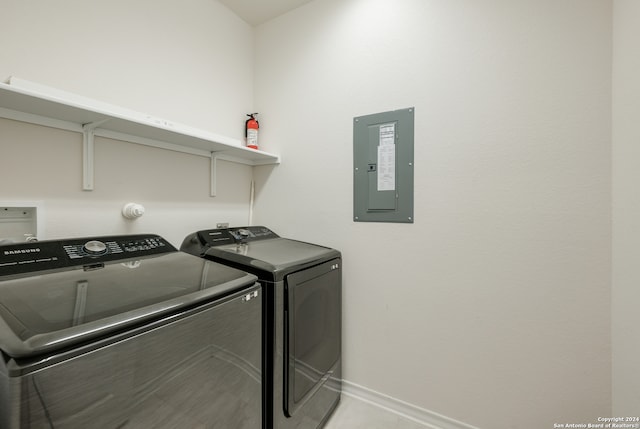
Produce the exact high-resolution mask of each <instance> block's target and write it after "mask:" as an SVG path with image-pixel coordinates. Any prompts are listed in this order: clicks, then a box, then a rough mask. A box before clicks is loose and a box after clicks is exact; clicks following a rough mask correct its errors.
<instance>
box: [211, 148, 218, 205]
mask: <svg viewBox="0 0 640 429" xmlns="http://www.w3.org/2000/svg"><path fill="white" fill-rule="evenodd" d="M217 179H218V156H217V155H216V153H215V152H211V196H212V197H215V196H216V194H217V192H218V187H217V185H218V180H217Z"/></svg>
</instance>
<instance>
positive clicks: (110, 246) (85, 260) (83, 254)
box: [0, 234, 177, 278]
mask: <svg viewBox="0 0 640 429" xmlns="http://www.w3.org/2000/svg"><path fill="white" fill-rule="evenodd" d="M176 251H177V249H176V248H175V247H173V246H172V245H171V244H170V243H169V242H168V241H166V240H165V239H164V238H162V237H160V236H158V235H150V234H144V235H121V236H107V237H90V238H77V239H69V240H48V241H35V242H29V243H16V244H9V245H3V246H0V278H1V277H2V276H4V275H14V274H22V273H29V272H34V271H42V270H51V269H59V268H68V267H73V266H85V265H96V264H101V263H104V262H110V261H117V260H121V259H131V258H139V257H144V256H151V255H156V254H161V253H168V252H176Z"/></svg>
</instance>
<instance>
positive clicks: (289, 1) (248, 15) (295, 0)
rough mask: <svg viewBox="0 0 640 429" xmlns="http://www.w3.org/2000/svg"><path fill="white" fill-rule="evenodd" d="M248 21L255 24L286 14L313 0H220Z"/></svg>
mask: <svg viewBox="0 0 640 429" xmlns="http://www.w3.org/2000/svg"><path fill="white" fill-rule="evenodd" d="M218 1H219V2H220V3H222V4H224V5H225V6H227V7H228V8H229V9H231V10H232V11H234V12H235V13H236V14H237V15H238V16H239V17H240V18H242V19H243V20H245V21H246V22H247V23H249V24H251V25H253V26H255V25H260V24H262V23H263V22H266V21H269V20H270V19H273V18H275V17H277V16H280V15H282V14H285V13H287V12H289V11H290V10H293V9H295V8H297V7H299V6H302V5H303V4H305V3H309V2H310V1H312V0H218Z"/></svg>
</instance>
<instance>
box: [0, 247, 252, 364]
mask: <svg viewBox="0 0 640 429" xmlns="http://www.w3.org/2000/svg"><path fill="white" fill-rule="evenodd" d="M255 281H256V277H255V276H253V275H250V274H247V273H245V272H243V271H240V270H236V269H233V268H230V267H226V266H223V265H221V264H217V263H214V262H210V261H205V260H203V259H200V258H197V257H195V256H192V255H188V254H185V253H182V252H177V251H173V252H169V253H164V254H160V255H154V256H148V257H141V258H140V259H123V260H117V261H111V262H106V263H104V264H99V265H89V266H86V265H85V266H84V267H83V266H73V267H68V268H65V269H62V270H61V269H58V270H55V271H48V272H35V273H31V274H22V275H20V276H15V275H13V276H4V277H3V276H0V349H1V350H2V351H4V352H5V353H6V354H8V355H9V356H12V357H26V356H32V355H37V354H40V353H43V352H45V351H51V350H53V349H59V348H63V347H68V346H70V345H72V344H76V343H80V342H84V341H87V340H88V339H92V338H97V337H101V336H104V335H105V334H108V333H110V332H113V331H121V330H122V329H124V328H127V327H132V326H135V325H140V324H142V323H145V322H148V321H150V320H152V319H156V318H158V317H160V316H166V315H167V314H169V313H175V312H177V311H179V310H180V309H183V308H185V307H189V306H192V305H194V304H196V303H199V302H204V301H211V300H214V299H218V298H221V297H223V296H226V295H228V294H230V293H232V292H234V291H236V290H239V289H242V288H244V287H246V286H248V285H252V284H254V283H255Z"/></svg>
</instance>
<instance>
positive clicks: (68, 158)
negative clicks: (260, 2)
mask: <svg viewBox="0 0 640 429" xmlns="http://www.w3.org/2000/svg"><path fill="white" fill-rule="evenodd" d="M1 5H2V13H0V59H1V60H0V80H2V81H4V80H6V79H7V78H8V77H9V76H17V77H20V78H23V79H27V80H31V81H34V82H38V83H41V84H45V85H48V86H52V87H55V88H59V89H62V90H65V91H69V92H74V93H77V94H80V95H83V96H86V97H90V98H94V99H97V100H101V101H105V102H108V103H111V104H115V105H119V106H122V107H126V108H129V109H132V110H137V111H140V112H145V113H148V114H151V115H153V116H156V117H161V118H166V119H169V120H171V121H174V122H180V123H184V124H186V125H190V126H194V127H197V128H201V129H204V130H208V131H211V132H214V133H218V134H222V135H227V136H229V137H233V138H236V139H241V138H242V137H243V124H244V119H245V113H246V112H248V111H251V110H252V104H253V86H252V76H253V39H252V34H253V30H252V29H251V27H250V26H249V25H248V24H246V23H245V22H243V21H242V20H240V18H238V17H237V16H236V15H235V14H233V13H232V12H230V11H229V10H228V9H227V8H226V7H224V6H222V5H221V4H219V3H217V2H215V1H210V0H185V1H183V2H175V1H167V0H163V1H151V0H142V1H136V2H129V1H125V0H114V1H108V2H101V3H100V4H99V5H98V4H97V3H96V2H87V1H84V0H61V1H56V2H50V1H45V0H36V1H28V2H24V1H20V0H3V1H2V4H1ZM81 149H82V139H81V137H80V135H78V134H74V133H70V132H63V131H59V130H51V129H48V128H44V127H39V126H34V125H26V124H22V123H18V122H13V121H9V120H0V155H1V156H0V183H1V184H2V185H1V186H0V202H1V201H5V200H9V201H14V200H27V201H33V200H36V201H42V202H43V203H44V209H45V216H46V223H45V227H46V232H47V236H48V237H49V238H53V237H63V236H81V235H94V234H117V233H128V232H142V231H144V232H154V233H159V234H161V235H164V236H166V238H168V239H169V240H170V241H172V242H173V243H174V244H176V245H179V244H180V243H181V240H182V238H184V236H185V235H186V234H187V233H189V232H192V231H194V230H196V229H202V228H209V227H212V226H215V223H216V222H223V221H225V222H231V223H234V224H244V223H246V222H247V218H248V202H249V186H250V182H251V178H252V170H251V168H250V167H247V166H241V165H235V164H229V163H225V162H219V168H220V172H219V176H218V177H219V184H218V191H219V196H218V197H216V198H211V197H209V161H208V160H207V158H202V157H197V156H192V155H185V154H178V153H175V152H169V151H166V150H162V149H155V148H150V147H144V146H139V145H133V144H129V143H123V142H117V141H112V140H107V139H96V168H95V190H94V191H93V192H83V191H82V190H81V188H82V170H81V169H82V164H81V161H82V155H81ZM129 201H135V202H138V203H141V204H143V205H144V206H145V207H146V209H147V213H146V214H145V215H144V216H143V217H142V218H141V219H138V220H136V221H127V220H125V219H124V218H122V216H121V215H120V209H121V208H122V206H123V205H124V204H125V203H127V202H129Z"/></svg>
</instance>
